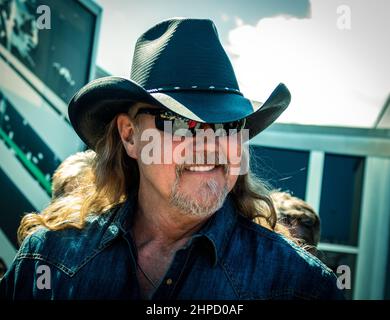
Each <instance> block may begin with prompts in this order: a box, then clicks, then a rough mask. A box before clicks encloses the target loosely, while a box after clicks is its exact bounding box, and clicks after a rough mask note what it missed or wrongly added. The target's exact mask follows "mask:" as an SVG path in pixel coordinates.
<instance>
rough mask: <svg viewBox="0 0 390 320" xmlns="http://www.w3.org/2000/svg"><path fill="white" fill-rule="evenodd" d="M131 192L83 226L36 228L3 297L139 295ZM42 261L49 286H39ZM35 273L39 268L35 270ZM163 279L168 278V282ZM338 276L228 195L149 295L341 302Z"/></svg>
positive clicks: (4, 284)
mask: <svg viewBox="0 0 390 320" xmlns="http://www.w3.org/2000/svg"><path fill="white" fill-rule="evenodd" d="M136 200H137V199H136V197H135V196H133V197H131V196H129V198H128V200H127V201H126V202H124V203H123V204H122V205H119V206H117V207H115V208H113V209H111V210H109V211H108V212H106V213H104V214H101V215H98V216H93V217H92V218H90V219H89V220H88V222H87V225H86V227H85V228H84V229H82V230H78V229H75V228H68V229H65V230H61V231H50V230H47V229H45V228H40V229H38V230H37V231H36V232H35V233H34V234H32V235H30V236H28V237H27V238H26V239H25V240H24V242H23V243H22V245H21V247H20V249H19V251H18V253H17V255H16V257H15V259H14V262H13V264H12V266H11V267H10V269H9V270H8V272H7V273H6V275H5V276H4V278H3V279H2V280H1V282H0V296H1V297H6V298H8V299H141V295H140V288H139V284H138V280H137V276H136V261H137V260H136V259H137V250H136V247H135V244H134V241H133V239H132V237H131V233H130V227H129V226H130V225H131V222H132V217H133V214H134V212H135V206H134V204H135V203H136ZM41 265H45V266H48V268H47V267H45V268H47V269H48V270H49V273H48V272H47V269H46V271H45V276H46V277H47V276H50V277H49V280H50V281H49V283H46V284H45V286H44V287H42V285H41V286H40V285H39V282H42V279H41V280H40V277H42V276H43V274H44V273H43V271H42V270H41V271H39V270H40V269H38V268H39V266H41ZM38 271H39V272H38ZM168 279H169V281H167V280H168ZM342 298H343V294H342V291H340V290H339V289H338V288H337V286H336V276H335V275H334V274H333V273H332V271H331V270H330V269H328V268H327V267H326V266H325V265H324V264H323V263H321V262H320V261H319V260H318V259H317V258H315V257H314V256H312V255H311V254H309V253H307V252H306V251H305V250H303V249H301V248H299V247H298V246H296V245H294V244H293V243H291V242H290V241H289V240H287V239H285V238H284V237H283V236H281V235H279V234H276V233H275V232H272V231H270V230H267V229H265V228H263V227H261V226H259V225H257V224H255V223H254V222H252V221H250V220H249V219H247V218H245V217H243V216H242V215H240V214H239V213H238V212H237V211H236V210H235V208H234V206H233V203H232V200H231V198H230V196H228V197H227V199H226V200H225V202H224V205H223V207H222V208H221V209H219V210H218V211H217V212H216V213H215V214H214V215H213V216H212V217H211V218H210V219H209V220H208V221H207V222H206V223H205V224H204V225H203V227H202V228H201V230H200V231H198V232H197V233H195V234H194V235H193V236H192V237H191V239H190V240H189V242H187V244H186V245H185V246H184V247H182V248H181V249H179V250H178V251H176V253H175V255H174V258H173V260H172V262H171V265H170V266H169V268H168V271H167V273H166V274H165V276H164V277H163V279H162V280H161V282H160V284H159V286H158V287H157V289H156V291H155V292H154V294H153V296H152V299H153V300H166V299H186V300H191V299H199V300H202V299H217V300H255V299H342Z"/></svg>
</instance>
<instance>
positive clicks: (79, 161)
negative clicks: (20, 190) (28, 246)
mask: <svg viewBox="0 0 390 320" xmlns="http://www.w3.org/2000/svg"><path fill="white" fill-rule="evenodd" d="M95 156H96V153H95V152H94V151H92V150H87V151H84V152H77V153H75V154H73V155H71V156H69V157H68V158H66V159H65V160H64V161H63V162H62V163H61V164H60V165H59V166H58V168H57V169H56V170H55V171H54V174H53V177H52V187H51V191H52V197H51V198H52V200H51V203H50V204H49V206H48V207H47V208H45V209H44V210H43V211H42V212H40V213H36V212H34V213H28V214H26V215H25V216H24V217H23V218H22V220H21V222H20V226H19V228H18V234H17V238H18V243H19V244H22V242H23V240H24V239H25V238H26V237H27V236H28V235H29V234H32V233H34V231H35V230H36V229H37V228H38V227H40V226H44V227H47V228H50V229H52V230H58V229H61V228H62V225H63V224H64V221H59V220H60V219H61V218H60V217H59V216H58V215H59V214H60V212H61V209H62V207H69V206H71V205H72V204H73V203H75V202H74V197H75V196H74V195H73V194H76V193H79V194H81V193H83V194H84V195H85V196H87V195H88V194H90V193H91V192H92V190H94V188H95V183H94V175H93V167H92V166H93V163H94V160H95ZM78 210H79V208H78ZM74 211H75V217H73V218H72V219H73V221H74V222H76V225H77V221H78V213H77V212H78V211H77V208H75V210H74ZM69 218H71V217H69ZM72 219H69V220H68V221H67V223H72Z"/></svg>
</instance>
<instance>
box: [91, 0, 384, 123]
mask: <svg viewBox="0 0 390 320" xmlns="http://www.w3.org/2000/svg"><path fill="white" fill-rule="evenodd" d="M97 2H98V3H99V4H100V5H101V6H102V8H103V16H102V24H101V30H100V39H99V47H98V56H97V64H98V65H99V66H101V67H102V68H103V69H105V70H106V71H108V72H109V73H111V74H113V75H118V76H123V77H129V74H130V66H131V60H132V56H133V50H134V45H135V42H136V40H137V38H138V37H139V36H140V35H141V34H142V33H143V32H144V31H146V30H147V29H148V28H150V27H151V26H153V25H154V24H156V23H158V22H160V21H161V20H163V19H167V18H170V17H175V16H181V17H194V18H210V19H212V20H213V21H214V23H215V24H216V26H217V29H218V32H219V35H220V38H221V40H222V43H223V45H224V47H225V49H226V50H227V52H228V54H229V56H230V58H231V60H232V63H233V67H234V70H235V72H236V76H237V79H238V81H239V84H240V89H241V91H242V92H243V93H244V95H245V96H247V97H248V98H251V99H255V100H259V101H264V100H265V99H266V98H267V97H268V95H269V94H270V93H271V91H272V89H273V88H274V87H275V86H276V85H277V84H278V83H279V82H284V83H285V84H286V85H287V86H288V88H289V89H290V91H291V93H292V102H291V105H290V107H289V108H288V109H287V111H286V112H285V113H284V114H283V115H282V116H281V117H280V119H279V121H280V122H285V123H302V124H319V125H337V126H356V127H372V126H373V124H374V123H375V121H376V118H377V117H378V114H379V112H380V110H381V109H382V107H383V105H384V103H385V101H386V99H387V97H388V95H389V94H390V76H389V75H390V41H389V33H390V1H389V0H371V1H367V0H257V1H253V0H245V1H237V0H224V1H218V0H197V1H186V0H166V1H161V0H153V1H139V0H137V1H136V0H127V1H126V0H99V1H97ZM341 5H346V6H347V9H348V10H350V18H351V19H350V29H342V28H340V25H341V26H348V22H346V20H345V19H344V18H348V16H347V15H348V12H347V11H346V9H345V7H341V8H340V6H341ZM338 8H339V9H338ZM338 10H341V11H339V12H338Z"/></svg>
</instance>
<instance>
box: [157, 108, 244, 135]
mask: <svg viewBox="0 0 390 320" xmlns="http://www.w3.org/2000/svg"><path fill="white" fill-rule="evenodd" d="M155 124H156V128H157V129H158V130H161V131H166V132H167V133H170V134H174V135H175V136H180V137H188V136H193V135H195V134H196V130H199V129H204V127H205V124H204V123H201V122H197V121H194V120H190V119H186V118H183V117H180V116H179V115H176V114H174V113H171V112H167V111H163V112H161V113H160V114H157V115H156V117H155ZM208 126H210V129H212V130H213V131H214V132H215V135H216V136H218V137H221V136H226V135H229V134H231V133H233V134H234V133H237V132H238V131H240V130H241V129H243V128H244V126H245V119H242V120H238V121H233V122H228V123H215V124H209V125H208ZM206 128H207V126H206ZM229 130H234V131H229Z"/></svg>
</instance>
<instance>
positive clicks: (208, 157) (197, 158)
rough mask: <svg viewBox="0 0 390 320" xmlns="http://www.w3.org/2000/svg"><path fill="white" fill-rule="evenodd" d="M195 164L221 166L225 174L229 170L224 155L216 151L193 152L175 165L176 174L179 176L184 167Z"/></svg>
mask: <svg viewBox="0 0 390 320" xmlns="http://www.w3.org/2000/svg"><path fill="white" fill-rule="evenodd" d="M194 165H195V166H196V165H215V166H216V167H217V166H219V167H222V169H223V170H224V172H225V174H227V173H228V172H229V169H230V164H229V163H228V160H227V158H226V157H223V156H222V157H221V156H220V155H219V153H218V152H204V153H199V152H198V153H195V154H194V155H193V157H188V158H185V159H184V161H183V163H180V164H177V165H176V175H177V176H178V177H180V176H181V175H182V173H183V171H184V170H185V169H186V168H189V167H193V166H194Z"/></svg>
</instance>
